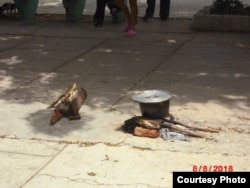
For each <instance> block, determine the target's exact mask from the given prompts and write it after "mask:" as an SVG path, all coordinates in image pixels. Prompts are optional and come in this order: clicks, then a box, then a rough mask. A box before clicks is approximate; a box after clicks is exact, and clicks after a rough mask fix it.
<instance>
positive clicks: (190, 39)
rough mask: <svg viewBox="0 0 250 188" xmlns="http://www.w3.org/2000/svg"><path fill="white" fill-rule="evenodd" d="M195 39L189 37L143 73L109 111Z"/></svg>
mask: <svg viewBox="0 0 250 188" xmlns="http://www.w3.org/2000/svg"><path fill="white" fill-rule="evenodd" d="M194 37H195V35H191V37H189V38H188V39H187V40H186V41H184V42H182V43H180V45H178V46H177V47H176V48H175V49H174V50H173V51H172V52H171V53H170V54H169V55H167V56H166V57H165V58H164V59H163V60H162V61H161V62H160V63H159V64H158V65H156V66H155V67H153V68H152V69H151V71H149V72H147V73H145V74H144V75H143V76H142V77H141V78H139V79H138V81H136V82H135V83H134V84H133V85H132V86H131V87H130V88H129V89H128V90H127V91H126V92H125V93H124V96H121V97H120V98H118V99H117V100H116V101H115V102H114V103H113V104H112V105H111V107H110V108H111V109H112V108H114V106H115V105H117V104H118V103H119V102H120V101H121V100H123V99H124V98H125V97H127V96H128V93H129V92H131V91H133V90H134V89H135V88H136V87H137V86H138V85H139V83H140V82H142V81H143V80H144V79H146V78H147V77H149V76H150V75H151V74H152V73H154V72H155V71H156V70H157V69H159V67H160V66H162V65H163V64H164V63H165V62H166V60H167V59H169V58H170V57H171V56H173V55H174V54H175V53H176V52H177V51H178V50H180V49H181V48H182V47H183V46H184V45H185V44H187V43H189V42H190V41H192V39H193V38H194Z"/></svg>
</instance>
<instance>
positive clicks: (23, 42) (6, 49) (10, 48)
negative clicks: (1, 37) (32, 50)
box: [0, 34, 35, 53]
mask: <svg viewBox="0 0 250 188" xmlns="http://www.w3.org/2000/svg"><path fill="white" fill-rule="evenodd" d="M14 36H18V37H20V36H24V37H31V35H19V34H16V35H14ZM32 40H35V38H27V39H26V40H24V41H22V42H19V43H17V44H14V45H13V46H10V47H9V48H3V49H0V53H1V52H5V51H8V50H12V49H15V48H16V47H18V46H20V45H22V44H25V43H28V42H31V41H32Z"/></svg>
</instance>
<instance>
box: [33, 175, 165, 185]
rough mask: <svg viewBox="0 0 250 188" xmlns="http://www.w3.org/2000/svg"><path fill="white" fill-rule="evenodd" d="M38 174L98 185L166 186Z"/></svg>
mask: <svg viewBox="0 0 250 188" xmlns="http://www.w3.org/2000/svg"><path fill="white" fill-rule="evenodd" d="M38 176H48V177H53V178H57V179H58V178H59V179H67V180H69V181H71V182H84V183H86V184H89V185H96V186H146V187H151V188H166V187H162V186H155V185H151V184H146V183H131V184H125V183H124V184H122V183H113V184H112V183H99V182H98V180H92V179H80V178H79V179H73V178H70V177H64V176H53V175H51V174H38Z"/></svg>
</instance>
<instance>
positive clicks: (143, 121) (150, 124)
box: [134, 116, 163, 129]
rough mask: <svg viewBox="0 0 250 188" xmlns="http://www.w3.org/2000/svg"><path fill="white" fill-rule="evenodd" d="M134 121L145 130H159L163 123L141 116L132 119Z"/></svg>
mask: <svg viewBox="0 0 250 188" xmlns="http://www.w3.org/2000/svg"><path fill="white" fill-rule="evenodd" d="M134 121H135V122H136V123H137V124H138V125H139V126H141V127H145V128H147V129H160V128H161V125H162V123H163V121H162V120H161V119H159V120H155V119H148V118H145V117H143V116H139V117H134Z"/></svg>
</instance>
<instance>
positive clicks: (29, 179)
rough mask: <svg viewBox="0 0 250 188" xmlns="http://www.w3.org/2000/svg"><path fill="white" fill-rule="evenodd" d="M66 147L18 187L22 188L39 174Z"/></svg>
mask: <svg viewBox="0 0 250 188" xmlns="http://www.w3.org/2000/svg"><path fill="white" fill-rule="evenodd" d="M66 147H67V145H65V146H64V147H63V148H62V149H61V150H60V151H58V153H57V154H56V155H54V156H53V157H51V159H50V160H49V161H47V162H46V163H45V164H44V165H43V166H42V167H41V168H40V169H39V170H37V172H36V173H34V174H33V175H32V176H31V177H30V178H28V179H27V180H26V181H25V182H24V183H23V184H22V185H20V187H24V186H25V185H26V184H27V183H28V182H29V181H31V180H32V179H33V178H34V177H35V176H36V175H37V174H38V173H39V172H41V171H42V170H43V169H44V168H46V166H47V165H48V164H50V163H51V162H52V161H53V160H54V159H55V158H56V157H57V156H58V155H59V154H60V153H61V152H62V151H63V150H64V149H65V148H66Z"/></svg>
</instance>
